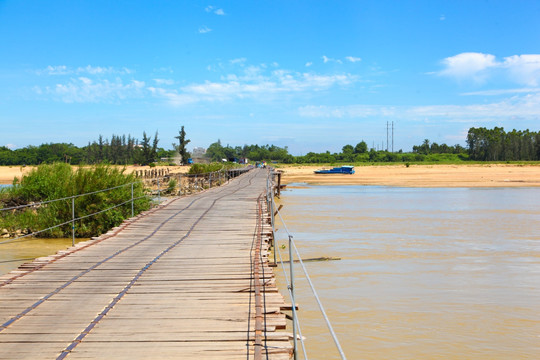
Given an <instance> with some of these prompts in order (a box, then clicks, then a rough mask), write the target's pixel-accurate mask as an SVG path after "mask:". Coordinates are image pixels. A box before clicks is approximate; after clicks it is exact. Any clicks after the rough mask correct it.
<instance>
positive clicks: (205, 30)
mask: <svg viewBox="0 0 540 360" xmlns="http://www.w3.org/2000/svg"><path fill="white" fill-rule="evenodd" d="M210 31H212V29H210V28H209V27H208V26H206V25H204V26H202V27H200V28H199V34H207V33H209V32H210Z"/></svg>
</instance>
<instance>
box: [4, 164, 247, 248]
mask: <svg viewBox="0 0 540 360" xmlns="http://www.w3.org/2000/svg"><path fill="white" fill-rule="evenodd" d="M250 169H251V168H242V169H229V170H225V169H224V168H223V167H222V168H221V169H220V170H217V171H213V172H210V173H203V174H197V175H188V174H182V176H186V177H195V178H196V177H197V176H199V177H202V178H206V177H208V186H209V188H211V187H212V176H215V175H216V174H219V181H220V183H221V180H222V176H223V178H226V179H227V180H229V179H230V178H231V176H230V174H229V172H232V173H238V174H241V173H243V172H245V171H249V170H250ZM225 175H226V176H225ZM232 177H234V176H232ZM214 180H216V179H215V178H214ZM138 183H139V181H137V182H131V183H127V184H122V185H118V186H114V187H110V188H107V189H103V190H96V191H92V192H88V193H84V194H78V195H72V196H66V197H63V198H58V199H51V200H45V201H39V202H33V203H30V204H24V205H18V206H11V207H7V208H0V213H1V212H3V211H9V210H20V209H24V208H28V207H35V208H37V207H40V206H42V205H47V204H51V203H54V202H57V201H66V200H71V207H72V218H71V219H70V220H68V221H65V222H62V223H60V224H56V225H53V226H51V227H48V228H46V229H42V230H37V231H33V232H31V233H29V234H24V235H20V236H16V237H13V238H10V239H7V240H4V241H0V245H2V244H6V243H14V242H23V241H29V240H33V239H32V238H31V237H34V236H35V235H39V234H41V233H44V232H47V231H50V230H53V229H56V228H59V227H61V226H65V225H68V224H72V246H73V245H75V222H76V221H80V220H83V219H87V218H90V217H92V216H96V215H99V214H102V213H104V212H107V211H110V210H113V209H116V208H118V207H120V206H123V205H126V204H129V203H131V216H132V217H133V216H135V212H134V202H135V201H136V200H139V199H143V198H146V197H150V196H152V194H147V195H143V196H139V197H134V191H133V187H134V185H135V184H138ZM126 186H131V198H130V199H128V200H126V201H124V202H122V203H120V204H116V205H113V206H111V207H108V208H106V209H103V210H99V211H96V212H93V213H91V214H87V215H83V216H80V217H75V199H77V198H80V197H83V196H89V195H95V194H98V193H103V192H106V191H111V190H116V189H119V188H122V187H126ZM157 187H158V188H157V195H158V202H160V201H161V188H160V184H159V179H158V180H157Z"/></svg>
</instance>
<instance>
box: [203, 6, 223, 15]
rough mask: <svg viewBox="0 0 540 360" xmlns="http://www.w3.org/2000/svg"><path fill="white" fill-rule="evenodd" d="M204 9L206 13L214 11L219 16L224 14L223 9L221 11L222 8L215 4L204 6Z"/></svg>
mask: <svg viewBox="0 0 540 360" xmlns="http://www.w3.org/2000/svg"><path fill="white" fill-rule="evenodd" d="M204 11H206V12H208V13H209V12H211V13H214V14H216V15H221V16H223V15H225V11H223V9H219V8H217V7H215V6H212V5H209V6H207V7H205V8H204Z"/></svg>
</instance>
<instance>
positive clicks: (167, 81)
mask: <svg viewBox="0 0 540 360" xmlns="http://www.w3.org/2000/svg"><path fill="white" fill-rule="evenodd" d="M154 82H155V83H156V84H158V85H173V84H174V80H172V79H154Z"/></svg>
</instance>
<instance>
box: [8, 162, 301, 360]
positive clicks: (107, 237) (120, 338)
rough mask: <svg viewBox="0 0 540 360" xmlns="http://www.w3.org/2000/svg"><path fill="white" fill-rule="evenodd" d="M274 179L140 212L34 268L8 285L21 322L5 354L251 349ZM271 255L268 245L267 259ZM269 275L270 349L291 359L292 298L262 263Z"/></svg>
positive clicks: (241, 354) (12, 315) (151, 354)
mask: <svg viewBox="0 0 540 360" xmlns="http://www.w3.org/2000/svg"><path fill="white" fill-rule="evenodd" d="M265 183H266V180H265V177H264V174H263V173H262V172H259V173H253V175H249V177H247V176H246V177H243V178H242V177H241V178H237V179H236V180H235V181H234V182H231V183H230V184H229V185H228V186H224V187H222V188H220V189H212V190H210V191H207V192H205V193H203V194H199V195H197V196H190V197H186V198H181V199H178V200H176V201H175V202H172V203H170V204H169V205H168V206H166V207H164V208H162V209H160V210H158V211H152V212H149V213H148V214H146V215H145V216H138V217H137V218H136V219H134V220H133V221H129V222H126V223H125V224H124V225H122V226H121V227H119V228H116V229H113V230H111V231H110V232H109V233H108V234H104V235H102V236H100V237H98V238H95V239H93V240H90V241H88V242H85V243H81V244H78V245H77V248H75V249H69V250H67V251H65V252H62V255H64V254H65V255H66V256H64V257H61V258H59V257H58V256H50V257H46V258H41V259H39V260H38V261H36V262H34V263H30V264H27V265H25V267H26V268H27V269H30V270H31V269H33V268H35V267H36V266H40V269H39V270H36V271H34V272H29V273H28V272H27V271H28V270H24V271H22V272H20V274H26V275H24V276H21V277H19V278H17V279H15V280H14V281H13V282H11V283H10V284H8V285H4V286H0V301H1V305H2V306H1V307H0V319H4V321H7V320H9V319H15V320H14V321H12V322H9V324H8V326H7V327H6V328H0V358H6V359H8V358H17V359H24V358H29V359H30V358H31V359H36V358H55V357H56V356H58V355H59V354H60V353H61V352H62V351H63V350H64V349H66V347H67V346H69V345H70V344H73V345H74V350H72V352H71V353H70V354H69V358H73V359H98V358H99V359H102V358H119V359H121V358H129V359H138V358H139V359H142V358H144V359H148V358H178V357H179V356H180V357H182V358H197V359H198V358H204V359H229V358H230V359H233V358H234V359H238V358H245V357H246V356H252V355H253V354H254V343H255V338H256V337H255V333H254V331H255V329H256V326H257V325H256V323H257V322H256V319H255V313H256V306H255V298H254V288H253V284H254V275H253V269H252V257H253V252H252V251H253V241H254V239H255V237H254V234H255V229H256V228H257V216H258V213H257V209H256V199H257V196H258V194H259V193H261V192H262V191H263V189H264V186H265ZM90 244H91V245H90ZM77 249H83V250H79V251H75V250H77ZM267 250H268V247H267V245H266V244H263V246H261V250H260V251H261V254H262V256H263V259H265V260H264V261H266V256H267ZM50 261H53V262H50ZM49 262H50V263H49ZM258 271H259V274H258V278H259V279H260V281H262V282H264V283H265V284H266V286H264V287H265V290H266V293H265V294H264V296H265V301H264V303H265V304H266V308H265V309H263V311H262V314H263V316H265V322H264V324H265V326H266V328H265V331H263V335H264V336H266V337H267V342H266V344H268V345H269V347H268V349H266V350H265V351H264V353H265V354H268V358H270V359H288V358H289V356H290V354H291V344H290V341H289V338H290V335H289V334H287V333H282V332H277V331H275V330H276V329H284V328H285V326H286V319H285V315H284V314H282V313H281V312H280V309H281V308H283V307H284V300H283V297H282V296H281V295H280V294H279V293H277V289H276V288H275V286H274V284H275V281H274V279H273V274H272V270H271V268H269V267H268V266H267V264H265V263H263V264H262V265H261V266H260V268H259V270H258ZM3 278H4V279H7V277H3ZM44 298H46V299H47V300H45V301H40V299H44ZM18 314H19V315H18ZM21 314H22V315H21ZM100 314H102V315H100ZM92 324H96V325H95V326H94V325H92ZM85 329H87V330H86V331H85ZM76 338H79V339H80V340H81V341H80V342H79V341H77V342H76V343H73V340H74V339H76Z"/></svg>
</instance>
